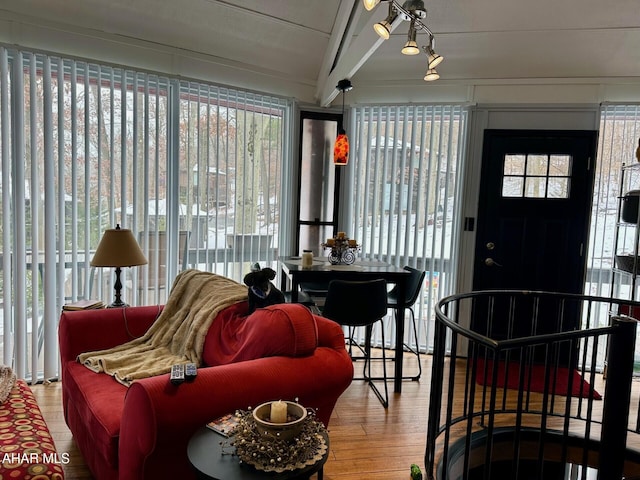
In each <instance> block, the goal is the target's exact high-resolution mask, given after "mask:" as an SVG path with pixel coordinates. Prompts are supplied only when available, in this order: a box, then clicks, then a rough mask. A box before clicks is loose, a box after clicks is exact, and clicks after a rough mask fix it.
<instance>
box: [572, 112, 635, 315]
mask: <svg viewBox="0 0 640 480" xmlns="http://www.w3.org/2000/svg"><path fill="white" fill-rule="evenodd" d="M638 139H640V105H615V104H608V105H602V106H601V109H600V127H599V138H598V154H597V162H596V174H595V184H594V191H593V203H592V209H591V227H590V238H589V255H588V265H587V266H588V275H587V281H586V283H585V289H584V291H585V293H586V294H588V295H600V296H605V297H607V296H609V295H611V293H612V289H611V281H612V276H611V269H612V268H613V265H614V263H613V259H614V255H615V252H614V236H615V230H616V223H617V222H618V206H619V195H620V188H621V184H620V182H621V176H620V175H621V173H622V166H623V164H627V165H629V164H632V163H636V162H637V160H636V157H635V151H636V148H637V147H638ZM608 321H609V319H608V312H605V314H604V315H603V316H602V322H605V323H608Z"/></svg>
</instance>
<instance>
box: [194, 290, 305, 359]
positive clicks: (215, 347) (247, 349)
mask: <svg viewBox="0 0 640 480" xmlns="http://www.w3.org/2000/svg"><path fill="white" fill-rule="evenodd" d="M245 313H246V306H244V305H242V306H240V305H233V306H232V307H228V308H227V309H225V311H223V312H220V314H218V316H217V317H216V319H215V320H214V321H213V323H212V325H211V328H210V329H209V332H208V333H207V336H206V338H205V342H204V351H203V354H202V359H203V361H204V363H205V365H208V366H215V365H224V364H228V363H234V362H242V361H246V360H253V359H256V358H262V357H270V356H277V355H282V356H288V357H303V356H307V355H311V354H312V353H313V352H314V350H315V349H316V347H317V345H318V330H317V325H316V321H315V318H314V317H313V315H312V314H311V312H310V311H309V309H308V308H306V307H304V306H303V305H300V304H296V303H282V304H278V305H271V306H269V307H266V308H259V309H257V310H256V311H255V312H253V313H252V314H251V315H248V316H245V315H244V314H245Z"/></svg>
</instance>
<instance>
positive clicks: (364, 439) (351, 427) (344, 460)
mask: <svg viewBox="0 0 640 480" xmlns="http://www.w3.org/2000/svg"><path fill="white" fill-rule="evenodd" d="M422 359H423V362H422V364H423V376H422V378H421V379H420V381H418V382H413V381H410V380H405V381H404V382H403V387H402V393H401V394H394V393H393V382H391V381H390V382H389V395H390V399H389V408H388V409H387V410H385V409H384V408H382V405H381V404H380V402H379V401H378V399H377V398H376V396H375V395H374V393H373V392H372V391H371V389H370V388H369V387H368V386H367V385H366V384H365V383H364V382H363V381H359V380H354V381H353V383H352V384H351V386H350V387H349V388H348V389H347V391H346V392H345V393H344V394H343V395H342V396H341V397H340V399H339V400H338V404H337V405H336V408H335V409H334V412H333V416H332V418H331V422H330V424H329V435H330V439H331V452H330V456H329V460H328V461H327V464H326V465H325V469H324V478H325V480H362V479H363V478H367V479H368V480H398V479H405V478H409V469H410V466H411V464H412V463H416V464H418V465H420V467H421V468H422V470H423V472H424V452H425V441H426V426H427V407H428V391H429V377H430V375H429V372H430V369H431V362H430V357H429V356H427V355H423V356H422ZM361 364H362V363H361V362H357V363H356V369H358V368H359V366H360V365H361ZM416 368H417V364H416V360H415V356H413V355H411V354H405V372H406V373H409V372H414V371H416ZM356 371H357V370H356ZM31 388H32V390H33V391H34V393H35V395H36V398H37V399H38V404H39V405H40V408H41V410H42V413H43V415H44V417H45V420H46V421H47V424H48V426H49V429H50V431H51V434H52V435H53V438H54V441H55V444H56V447H57V449H58V452H59V453H65V452H66V453H68V454H69V456H70V462H69V464H67V465H65V467H64V469H65V478H66V479H67V480H89V479H92V476H91V473H90V472H89V470H88V469H87V467H86V465H85V463H84V460H83V458H82V456H81V455H80V453H79V451H78V449H77V448H76V445H75V443H74V440H73V437H72V435H71V433H70V432H69V429H68V428H67V426H66V424H65V422H64V417H63V414H62V399H61V385H60V383H58V382H54V383H50V384H47V385H33V386H32V387H31ZM314 478H315V476H314Z"/></svg>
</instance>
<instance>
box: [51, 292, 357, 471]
mask: <svg viewBox="0 0 640 480" xmlns="http://www.w3.org/2000/svg"><path fill="white" fill-rule="evenodd" d="M161 309H162V307H160V306H145V307H129V308H125V309H104V310H85V311H65V312H63V313H62V315H61V318H60V325H59V343H60V354H61V357H62V387H63V388H62V392H63V393H62V402H63V408H64V416H65V420H66V422H67V425H68V426H69V428H70V430H71V432H72V434H73V436H74V440H75V442H76V444H77V445H78V448H79V449H80V451H81V453H82V455H83V457H84V459H85V461H86V463H87V465H88V466H89V468H90V470H91V471H92V473H93V475H94V476H95V478H96V479H97V480H102V479H122V480H124V479H130V480H141V479H144V478H163V479H170V478H175V479H189V478H195V475H194V472H193V469H192V467H191V466H190V465H189V462H188V459H187V455H186V451H187V443H188V441H189V438H190V437H191V435H192V434H193V433H194V432H195V430H196V429H198V428H200V427H201V426H202V425H204V424H205V423H206V422H207V421H209V420H212V419H214V418H216V417H219V416H221V415H224V414H226V413H228V412H233V411H235V410H236V409H246V408H247V407H250V406H257V405H258V404H260V403H262V402H265V401H269V400H277V399H285V400H287V399H295V398H298V400H299V402H300V403H301V404H302V405H305V406H307V407H311V408H314V409H316V412H317V416H318V418H319V419H320V420H321V421H322V422H324V423H325V425H328V422H329V418H330V416H331V412H332V410H333V408H334V406H335V403H336V401H337V399H338V397H339V396H340V395H341V394H342V392H344V390H345V389H346V388H347V387H348V386H349V384H350V383H351V380H352V378H353V366H352V362H351V360H350V358H349V356H348V354H347V352H346V350H345V347H344V334H343V331H342V329H341V327H340V326H338V325H337V324H336V323H334V322H332V321H331V320H328V319H326V318H323V317H319V316H315V315H312V314H311V312H309V310H307V309H306V308H305V307H303V306H301V305H297V304H282V305H275V306H272V307H268V308H266V309H258V310H256V311H255V312H254V313H252V314H251V315H249V316H246V312H247V303H246V302H241V303H237V304H234V305H232V306H231V307H228V308H226V309H224V310H223V311H222V312H220V313H219V314H218V315H217V316H216V318H215V319H214V321H213V322H212V325H211V327H210V328H209V331H208V333H207V337H206V340H205V344H204V351H203V364H204V365H203V366H202V367H201V368H199V369H198V375H197V377H196V379H195V380H194V381H193V382H189V383H187V382H185V383H183V384H181V385H178V386H175V385H172V384H171V383H170V382H169V375H168V374H166V375H159V376H156V377H151V378H145V379H142V380H137V381H135V382H133V383H132V384H131V385H130V386H129V387H128V388H127V387H125V386H123V385H122V384H120V383H118V382H117V381H116V380H114V379H113V378H112V377H111V376H109V375H106V374H104V373H94V372H93V371H91V370H89V369H88V368H86V367H85V366H83V365H81V364H80V363H78V362H77V360H76V357H77V356H78V354H80V353H83V352H87V351H93V350H99V349H105V348H111V347H113V346H116V345H119V344H122V343H125V342H127V341H129V340H131V339H132V338H133V337H139V336H142V335H143V333H144V332H145V331H146V330H147V328H149V326H150V325H151V324H152V323H153V321H154V320H155V318H156V317H157V316H158V314H159V312H160V311H161Z"/></svg>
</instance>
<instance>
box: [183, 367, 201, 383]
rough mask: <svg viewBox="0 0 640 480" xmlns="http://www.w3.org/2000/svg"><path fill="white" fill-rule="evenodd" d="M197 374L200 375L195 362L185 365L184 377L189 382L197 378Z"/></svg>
mask: <svg viewBox="0 0 640 480" xmlns="http://www.w3.org/2000/svg"><path fill="white" fill-rule="evenodd" d="M197 375H198V368H197V367H196V364H195V363H187V364H186V365H185V366H184V379H185V380H186V381H187V382H191V381H193V379H195V378H196V376H197Z"/></svg>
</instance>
